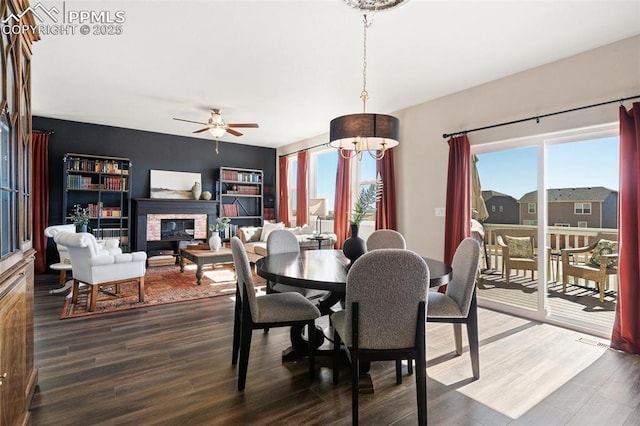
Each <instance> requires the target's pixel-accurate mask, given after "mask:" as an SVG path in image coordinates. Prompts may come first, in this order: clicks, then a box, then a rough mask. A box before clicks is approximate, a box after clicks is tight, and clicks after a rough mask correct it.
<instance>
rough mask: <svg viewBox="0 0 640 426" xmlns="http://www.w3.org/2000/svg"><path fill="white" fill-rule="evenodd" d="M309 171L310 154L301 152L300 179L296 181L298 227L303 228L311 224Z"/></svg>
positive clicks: (299, 163)
mask: <svg viewBox="0 0 640 426" xmlns="http://www.w3.org/2000/svg"><path fill="white" fill-rule="evenodd" d="M308 169H309V152H307V151H302V152H299V153H298V179H297V180H296V226H303V225H306V224H308V223H309V204H308V203H309V197H308V196H307V194H308V187H309V185H308V182H307V176H308Z"/></svg>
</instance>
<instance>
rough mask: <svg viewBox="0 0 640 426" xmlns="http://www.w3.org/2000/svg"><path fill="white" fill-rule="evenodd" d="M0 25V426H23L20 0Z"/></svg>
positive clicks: (29, 282)
mask: <svg viewBox="0 0 640 426" xmlns="http://www.w3.org/2000/svg"><path fill="white" fill-rule="evenodd" d="M1 4H2V8H0V19H1V20H2V22H4V23H7V27H8V26H9V25H11V28H18V29H19V31H18V32H14V31H3V32H2V33H0V52H1V53H0V54H1V55H2V61H0V68H1V69H2V84H0V426H14V425H26V424H29V411H28V408H29V404H30V402H31V397H32V396H33V393H34V391H35V387H36V383H37V377H38V375H37V369H36V368H35V365H34V357H33V260H34V256H35V251H34V250H33V211H32V206H33V200H32V198H31V194H32V191H31V190H32V181H31V173H32V162H33V159H32V129H31V46H32V43H33V42H34V41H36V40H38V39H39V36H38V33H37V32H34V31H32V30H27V29H26V28H35V26H36V22H35V18H34V15H33V13H27V9H28V8H29V2H28V1H26V0H2V3H1Z"/></svg>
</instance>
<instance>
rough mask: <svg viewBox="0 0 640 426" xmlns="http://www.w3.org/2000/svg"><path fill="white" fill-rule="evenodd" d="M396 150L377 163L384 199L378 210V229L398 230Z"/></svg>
mask: <svg viewBox="0 0 640 426" xmlns="http://www.w3.org/2000/svg"><path fill="white" fill-rule="evenodd" d="M393 153H394V150H393V149H390V150H388V151H386V152H385V154H384V157H382V159H381V160H379V161H377V162H376V172H377V174H379V175H380V178H381V179H382V198H381V199H380V201H379V202H378V205H377V208H376V229H397V227H398V217H397V212H396V169H395V157H394V154H393Z"/></svg>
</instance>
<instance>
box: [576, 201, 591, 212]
mask: <svg viewBox="0 0 640 426" xmlns="http://www.w3.org/2000/svg"><path fill="white" fill-rule="evenodd" d="M573 212H574V213H575V214H591V203H574V204H573Z"/></svg>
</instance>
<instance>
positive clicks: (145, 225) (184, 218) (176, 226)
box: [133, 198, 217, 251]
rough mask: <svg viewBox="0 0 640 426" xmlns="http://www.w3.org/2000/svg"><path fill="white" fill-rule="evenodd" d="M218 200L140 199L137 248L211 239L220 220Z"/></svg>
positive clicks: (135, 209)
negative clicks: (211, 226) (210, 232)
mask: <svg viewBox="0 0 640 426" xmlns="http://www.w3.org/2000/svg"><path fill="white" fill-rule="evenodd" d="M216 207H217V202H216V201H207V200H178V199H158V198H136V199H135V200H134V215H135V219H136V232H135V236H136V238H135V241H134V245H133V247H135V250H136V251H147V250H157V249H164V248H174V249H175V247H177V243H176V241H184V240H205V241H206V240H207V238H208V232H207V226H208V224H210V223H214V222H215V220H216V217H217V215H216Z"/></svg>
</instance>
